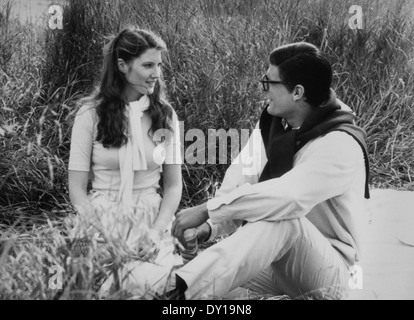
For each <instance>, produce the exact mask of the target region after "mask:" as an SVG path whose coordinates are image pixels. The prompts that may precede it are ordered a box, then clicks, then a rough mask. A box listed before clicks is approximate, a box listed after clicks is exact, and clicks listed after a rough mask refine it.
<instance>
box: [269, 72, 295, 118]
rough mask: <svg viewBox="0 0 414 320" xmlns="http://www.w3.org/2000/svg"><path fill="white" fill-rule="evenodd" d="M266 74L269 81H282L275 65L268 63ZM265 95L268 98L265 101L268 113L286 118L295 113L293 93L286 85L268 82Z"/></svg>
mask: <svg viewBox="0 0 414 320" xmlns="http://www.w3.org/2000/svg"><path fill="white" fill-rule="evenodd" d="M266 74H267V77H268V78H269V80H271V81H282V79H281V78H280V75H279V68H278V67H277V66H274V65H270V66H269V69H268V70H267V72H266ZM266 97H267V99H268V101H267V103H268V104H269V107H268V108H267V112H268V113H269V114H270V115H272V116H278V117H281V118H285V119H286V118H290V117H291V116H290V115H291V114H293V113H295V108H294V100H293V93H291V92H289V90H288V88H287V87H286V85H284V84H280V83H278V84H274V83H270V84H269V90H268V91H267V92H266Z"/></svg>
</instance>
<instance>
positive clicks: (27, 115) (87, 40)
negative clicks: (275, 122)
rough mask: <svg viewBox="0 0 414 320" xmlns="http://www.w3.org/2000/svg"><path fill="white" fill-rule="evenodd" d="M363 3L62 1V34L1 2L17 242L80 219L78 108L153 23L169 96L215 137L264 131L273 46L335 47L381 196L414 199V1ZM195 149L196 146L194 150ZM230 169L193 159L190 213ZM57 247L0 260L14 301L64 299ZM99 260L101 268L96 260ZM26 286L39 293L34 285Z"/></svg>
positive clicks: (3, 115) (3, 135)
mask: <svg viewBox="0 0 414 320" xmlns="http://www.w3.org/2000/svg"><path fill="white" fill-rule="evenodd" d="M354 2H355V1H350V0H347V1H339V0H335V1H328V0H308V1H297V0H290V1H282V0H261V1H254V0H182V1H174V0H139V1H136V0H123V1H121V0H114V1H99V0H70V1H67V2H63V3H62V6H63V13H64V16H63V25H64V28H63V30H50V29H48V28H47V23H46V22H45V23H44V25H42V26H40V27H39V26H34V25H22V24H21V23H19V22H18V21H17V20H13V19H12V18H11V16H10V8H11V2H6V3H5V4H0V31H1V33H0V148H1V150H0V152H1V154H0V225H1V227H2V229H1V233H2V235H3V238H4V237H11V236H14V237H20V236H21V235H22V234H24V233H26V232H27V230H31V231H32V232H30V236H34V235H35V234H39V233H48V232H53V230H55V229H56V228H57V229H59V228H60V225H59V224H55V223H59V221H61V219H60V218H62V217H65V216H66V215H67V214H69V213H70V212H71V211H72V209H71V208H70V205H69V200H68V192H67V162H68V155H69V146H70V130H71V125H72V123H73V118H74V115H75V113H76V111H77V107H76V101H77V99H78V97H80V96H82V95H84V94H85V93H87V92H89V91H90V90H91V89H92V87H93V85H94V83H96V80H97V79H98V75H99V71H100V66H101V63H102V47H103V45H104V44H105V43H106V41H107V38H108V36H110V35H111V34H116V33H117V32H118V31H119V30H120V29H121V28H122V27H123V26H125V25H128V24H133V25H138V26H140V27H143V28H149V29H151V30H153V31H155V32H156V33H158V34H159V35H160V36H161V37H162V38H163V39H164V40H165V41H166V43H167V46H168V48H169V55H168V63H167V64H166V66H165V70H164V78H165V80H166V84H167V90H168V97H169V100H170V101H171V103H172V105H173V106H174V108H175V110H176V111H177V113H178V116H179V118H180V120H184V124H185V130H186V131H187V130H188V129H190V128H197V129H201V130H203V132H205V133H206V136H207V130H208V129H219V128H223V129H225V130H229V129H231V128H233V129H251V128H253V127H254V125H255V124H256V122H257V120H258V118H259V115H260V113H261V111H262V108H263V94H262V93H261V92H260V88H259V86H258V79H259V76H260V75H261V74H262V73H263V72H264V71H265V70H266V68H267V62H266V60H267V56H268V53H269V52H270V51H271V50H272V49H273V48H275V47H277V46H279V45H282V44H285V43H289V42H294V41H308V42H311V43H313V44H315V45H317V46H319V47H321V48H322V49H323V51H324V52H326V54H327V56H328V58H329V60H330V61H331V63H332V64H333V68H334V71H335V79H334V89H335V90H336V92H337V94H338V96H339V97H340V98H341V99H342V100H343V101H344V102H345V103H347V104H348V105H350V106H351V107H352V108H353V109H354V110H355V111H356V112H357V114H358V115H359V124H360V125H361V126H363V127H364V128H365V129H366V131H367V133H368V148H369V153H370V160H371V164H372V170H371V187H392V188H397V189H405V190H413V189H414V188H413V187H414V182H413V174H412V168H413V167H414V164H413V161H414V157H413V150H414V139H413V132H414V130H413V129H414V128H413V126H414V124H413V121H412V120H413V102H414V97H413V92H414V90H413V89H414V82H413V75H414V60H413V59H414V56H413V49H412V48H413V40H414V33H413V31H414V28H413V25H412V24H411V22H410V21H411V17H412V10H413V7H414V6H413V4H412V2H410V1H398V2H391V1H384V0H376V1H368V0H361V1H358V3H354ZM353 4H358V5H360V6H361V7H362V8H363V13H364V27H363V29H362V30H351V29H350V28H349V27H348V19H349V18H350V17H351V14H349V12H348V10H349V8H350V6H351V5H353ZM190 144H192V141H186V142H185V148H187V147H188V146H189V145H190ZM229 151H230V150H229ZM229 153H230V152H229ZM228 157H229V158H230V154H228ZM206 159H207V157H206ZM228 163H229V162H228ZM227 166H228V165H220V164H214V165H213V164H197V165H189V164H185V165H184V166H183V171H182V172H183V177H184V192H183V199H182V201H181V207H187V206H192V205H196V204H199V203H200V202H202V201H204V200H206V199H208V198H210V197H211V196H212V195H214V192H215V190H216V189H217V188H218V187H219V186H220V182H221V180H222V178H223V175H224V172H225V170H226V168H227ZM48 221H49V223H52V225H51V226H49V227H46V228H45V230H46V231H45V230H44V229H42V228H41V227H40V226H41V225H44V224H45V223H46V222H48ZM39 228H40V229H39ZM6 230H7V231H8V232H7V233H6ZM56 237H57V238H58V236H56ZM49 246H50V248H49V250H46V251H44V250H43V251H42V250H40V249H36V248H38V247H36V246H34V247H30V248H27V247H26V248H25V249H24V250H22V251H16V252H17V253H16V252H15V253H16V254H15V255H13V254H11V255H10V256H11V257H12V259H11V260H8V261H9V262H10V263H11V264H5V259H9V258H10V257H9V258H6V256H3V257H2V258H0V267H1V268H6V269H7V270H6V271H7V272H6V271H5V272H6V273H4V274H7V275H9V276H10V279H8V280H7V281H6V280H4V279H3V280H4V281H6V282H4V283H6V284H7V285H5V286H3V287H2V288H3V289H2V290H3V291H0V296H1V297H3V298H19V297H20V298H28V299H31V298H35V299H37V298H39V299H49V298H53V297H55V298H56V297H57V296H56V292H55V293H53V292H52V293H50V292H47V290H46V288H44V287H41V286H42V284H41V283H44V282H42V281H44V278H43V277H44V268H43V267H42V265H45V264H44V259H46V261H55V260H57V259H58V255H56V254H55V253H53V252H56V248H57V247H58V246H59V245H58V244H57V243H55V242H52V243H51V244H50V245H49ZM10 250H11V249H10ZM10 250H9V251H8V252H10V253H13V250H11V251H10ZM28 250H29V251H30V252H32V253H33V255H32V256H30V255H29V256H28V258H27V260H24V261H23V260H21V261H20V260H19V259H17V257H18V256H19V253H18V252H27V251H28ZM53 250H55V251H53ZM4 252H5V251H4ZM47 252H49V253H47ZM50 252H52V253H50ZM21 254H22V256H23V257H24V256H25V254H24V253H21ZM13 259H14V260H13ZM16 259H17V260H16ZM22 259H23V258H22ZM24 259H26V258H24ZM33 259H34V260H33ZM39 259H40V260H39ZM48 259H49V260H48ZM36 261H40V262H39V263H37V262H36ZM59 261H60V262H61V260H59ZM88 261H89V262H90V261H92V265H94V266H95V265H96V266H97V265H98V264H96V260H94V258H92V257H91V258H90V259H89V260H88ZM55 262H56V261H55ZM89 262H88V263H89ZM48 263H49V262H48ZM46 265H47V263H46ZM30 266H35V267H33V268H32V269H31V270H29V269H30ZM88 270H89V269H88ZM3 271H4V269H3ZM29 271H30V272H29ZM85 272H86V271H85ZM22 274H23V275H26V276H27V278H24V277H23V278H22V279H23V280H21V282H19V281H18V280H11V279H15V277H17V278H18V277H19V276H21V275H22ZM73 274H77V271H76V272H73V273H72V274H71V275H73ZM84 274H87V273H84ZM27 279H32V280H30V281H31V282H30V281H29V282H27V281H28V280H27ZM36 279H37V280H36ZM88 279H89V280H88V281H86V282H84V283H87V285H85V286H86V287H88V286H90V283H91V281H90V278H88ZM26 280H27V281H26ZM10 281H11V282H10ZM13 281H14V282H13ZM16 281H17V282H16ZM25 281H26V283H30V288H26V289H27V290H26V289H24V290H23V289H22V288H23V287H22V286H23V284H22V283H23V282H25ZM68 281H69V280H68ZM38 286H40V287H38ZM86 287H82V288H83V289H85V288H86ZM16 288H18V289H19V290H17V289H16ZM36 288H40V289H36ZM88 288H90V287H88ZM20 289H21V290H20ZM83 289H82V290H83ZM36 290H37V291H36ZM85 290H86V289H85ZM25 292H26V293H25ZM27 292H31V293H30V294H28V293H27ZM88 292H89V291H88ZM68 294H69V293H68ZM88 294H89V293H88ZM69 296H70V294H69ZM69 296H67V297H69ZM87 297H94V296H93V295H92V296H91V295H88V296H87Z"/></svg>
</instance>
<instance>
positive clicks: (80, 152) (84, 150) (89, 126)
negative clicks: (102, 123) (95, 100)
mask: <svg viewBox="0 0 414 320" xmlns="http://www.w3.org/2000/svg"><path fill="white" fill-rule="evenodd" d="M93 136H94V110H93V108H91V107H89V106H86V105H85V106H83V107H81V108H80V109H79V111H78V112H77V114H76V117H75V121H74V124H73V127H72V137H71V145H70V155H69V166H68V169H69V170H73V171H90V166H91V156H92V146H93Z"/></svg>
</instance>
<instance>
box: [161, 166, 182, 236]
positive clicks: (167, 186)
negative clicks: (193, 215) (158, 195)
mask: <svg viewBox="0 0 414 320" xmlns="http://www.w3.org/2000/svg"><path fill="white" fill-rule="evenodd" d="M163 182H164V195H163V200H162V203H161V208H160V213H159V214H158V218H157V220H156V221H155V223H154V228H155V229H158V230H162V231H164V230H165V229H166V228H167V227H168V225H169V223H170V222H171V220H172V217H173V216H174V214H175V212H176V211H177V208H178V205H179V204H180V201H181V193H182V188H183V183H182V177H181V165H180V164H164V165H163Z"/></svg>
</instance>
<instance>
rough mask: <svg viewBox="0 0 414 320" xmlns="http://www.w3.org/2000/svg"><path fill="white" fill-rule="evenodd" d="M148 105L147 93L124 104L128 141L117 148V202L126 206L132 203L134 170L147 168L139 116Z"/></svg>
mask: <svg viewBox="0 0 414 320" xmlns="http://www.w3.org/2000/svg"><path fill="white" fill-rule="evenodd" d="M149 105H150V100H149V97H148V96H147V95H143V96H142V97H141V98H140V99H139V100H138V101H133V102H130V103H129V104H128V105H126V115H127V118H128V141H127V143H126V144H125V145H123V146H122V147H121V148H120V149H119V165H120V172H121V185H120V188H119V193H118V202H121V203H122V204H124V205H126V206H130V205H133V200H132V188H133V184H134V172H135V171H137V170H147V161H146V159H145V148H144V132H143V131H142V124H141V118H142V116H143V114H144V112H145V111H146V110H148V108H149Z"/></svg>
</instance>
